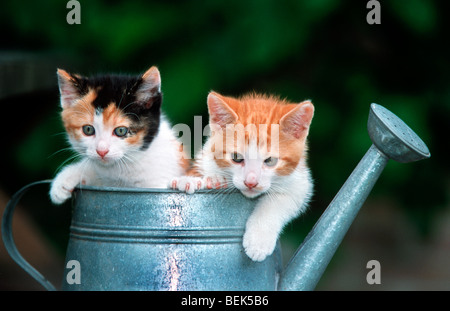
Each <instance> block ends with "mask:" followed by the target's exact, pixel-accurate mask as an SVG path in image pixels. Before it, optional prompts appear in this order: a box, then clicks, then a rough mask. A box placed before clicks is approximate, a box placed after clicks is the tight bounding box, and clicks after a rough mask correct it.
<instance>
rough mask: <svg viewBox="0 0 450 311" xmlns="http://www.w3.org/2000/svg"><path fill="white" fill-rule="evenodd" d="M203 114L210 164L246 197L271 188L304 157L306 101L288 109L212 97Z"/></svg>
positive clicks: (270, 101)
mask: <svg viewBox="0 0 450 311" xmlns="http://www.w3.org/2000/svg"><path fill="white" fill-rule="evenodd" d="M208 109H209V116H210V126H211V130H212V135H211V137H210V140H211V141H210V144H209V146H210V147H211V150H208V151H210V152H212V153H213V154H214V161H215V163H216V165H217V167H218V168H219V169H220V170H221V172H223V173H225V174H226V175H227V177H228V179H229V180H231V181H232V183H233V186H235V187H236V188H238V189H239V190H240V191H241V192H242V193H243V194H244V195H245V196H247V197H256V196H258V195H260V194H262V193H264V192H266V191H268V190H269V189H270V188H271V187H272V188H274V187H276V185H277V183H278V181H280V180H282V179H283V178H281V177H283V176H288V175H291V174H292V173H293V172H294V170H295V169H296V168H297V167H298V166H299V163H300V162H301V161H302V159H304V158H305V156H306V137H307V136H308V132H309V126H310V124H311V120H312V117H313V114H314V106H313V104H312V103H311V102H310V101H304V102H301V103H299V104H293V103H288V102H286V101H284V100H280V99H279V98H275V97H273V96H264V95H258V94H250V95H247V96H244V97H242V98H239V99H236V98H232V97H226V96H222V95H220V94H218V93H215V92H211V93H210V94H209V95H208Z"/></svg>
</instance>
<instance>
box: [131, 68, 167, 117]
mask: <svg viewBox="0 0 450 311" xmlns="http://www.w3.org/2000/svg"><path fill="white" fill-rule="evenodd" d="M141 78H142V83H141V85H140V86H139V89H138V90H137V91H136V98H137V100H138V101H139V102H142V103H145V108H147V109H149V108H150V107H151V106H152V105H153V103H154V102H156V100H157V98H159V99H161V75H160V74H159V70H158V68H157V67H156V66H153V67H151V68H150V69H149V70H147V71H146V72H145V73H144V74H143V75H142V77H141Z"/></svg>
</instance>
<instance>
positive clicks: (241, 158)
mask: <svg viewBox="0 0 450 311" xmlns="http://www.w3.org/2000/svg"><path fill="white" fill-rule="evenodd" d="M231 160H233V162H235V163H242V161H244V156H243V155H242V154H240V153H237V152H234V153H232V154H231Z"/></svg>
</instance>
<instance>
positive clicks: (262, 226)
mask: <svg viewBox="0 0 450 311" xmlns="http://www.w3.org/2000/svg"><path fill="white" fill-rule="evenodd" d="M300 208H301V204H300V206H298V204H297V202H295V200H294V199H293V198H292V197H291V196H290V195H288V194H280V195H278V196H277V197H276V201H275V200H273V199H271V198H270V197H268V196H264V197H261V198H260V201H259V202H258V203H257V205H256V207H255V210H254V211H253V213H252V214H251V215H250V217H249V218H248V220H247V223H246V226H245V233H244V237H243V243H242V245H243V247H244V249H245V253H246V254H247V256H248V257H250V258H251V259H252V260H253V261H263V260H264V259H266V257H267V256H269V255H271V254H272V253H273V251H274V249H275V246H276V243H277V240H278V236H279V234H280V233H281V230H282V229H283V227H284V226H285V225H286V224H287V223H288V222H289V221H290V220H292V219H293V218H294V217H295V216H297V215H298V213H299V210H300Z"/></svg>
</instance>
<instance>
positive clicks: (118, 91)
mask: <svg viewBox="0 0 450 311" xmlns="http://www.w3.org/2000/svg"><path fill="white" fill-rule="evenodd" d="M72 77H73V78H74V85H75V86H76V87H77V89H78V92H79V94H80V96H83V95H85V94H87V93H88V92H89V90H95V91H96V93H97V97H96V99H95V100H94V101H93V103H92V104H93V105H94V107H95V109H96V111H98V110H100V111H102V110H104V109H105V108H106V107H108V106H109V105H110V104H114V105H116V107H117V108H119V109H120V110H122V111H123V113H124V114H125V115H126V116H127V117H128V118H129V119H130V120H131V121H132V122H133V126H132V127H133V128H135V129H136V130H140V129H145V130H146V134H145V136H144V143H143V145H142V147H141V149H142V150H145V149H147V148H148V146H149V145H150V143H151V142H152V141H153V138H154V137H155V136H156V135H157V134H158V130H159V125H160V121H161V104H162V94H161V93H160V92H158V93H156V94H154V95H153V96H152V97H151V98H150V99H149V100H148V101H147V102H139V101H138V100H137V94H138V93H139V92H140V87H141V85H142V82H143V80H142V77H141V76H128V75H117V74H113V75H99V76H94V77H89V78H86V77H80V76H74V75H72Z"/></svg>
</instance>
